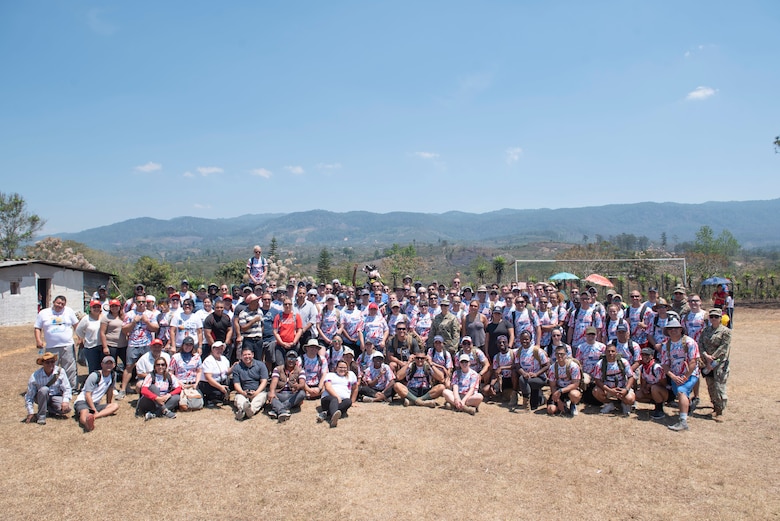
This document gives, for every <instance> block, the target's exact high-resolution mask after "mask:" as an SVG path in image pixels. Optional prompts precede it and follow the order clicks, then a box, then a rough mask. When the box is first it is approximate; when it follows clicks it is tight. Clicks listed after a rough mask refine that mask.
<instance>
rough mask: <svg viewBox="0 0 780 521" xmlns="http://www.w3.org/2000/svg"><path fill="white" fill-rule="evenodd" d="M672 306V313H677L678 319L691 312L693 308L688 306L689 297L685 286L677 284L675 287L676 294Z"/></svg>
mask: <svg viewBox="0 0 780 521" xmlns="http://www.w3.org/2000/svg"><path fill="white" fill-rule="evenodd" d="M670 304H671V305H672V309H671V310H670V311H674V312H675V313H677V316H678V317H681V316H683V315H684V314H685V313H687V312H688V311H690V309H691V308H690V307H689V306H688V297H687V291H686V289H685V286H683V285H682V284H677V285H676V286H675V287H674V293H673V296H672V301H671V302H670Z"/></svg>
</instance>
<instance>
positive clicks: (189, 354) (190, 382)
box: [170, 336, 203, 411]
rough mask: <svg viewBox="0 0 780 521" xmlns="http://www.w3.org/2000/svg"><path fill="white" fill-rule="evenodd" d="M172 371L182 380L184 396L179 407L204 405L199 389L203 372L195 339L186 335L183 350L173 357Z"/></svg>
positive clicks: (186, 408)
mask: <svg viewBox="0 0 780 521" xmlns="http://www.w3.org/2000/svg"><path fill="white" fill-rule="evenodd" d="M170 367H171V372H172V373H173V374H174V375H176V378H178V379H179V381H180V382H181V388H182V397H181V401H180V403H179V409H180V410H182V411H187V410H194V409H200V408H202V407H203V396H202V395H201V394H200V391H198V382H199V381H200V377H201V374H202V373H203V364H202V363H201V360H200V354H199V353H198V351H196V350H195V339H194V338H193V337H191V336H188V337H186V338H185V339H184V340H183V341H182V343H181V351H179V352H178V353H176V354H175V355H173V356H172V357H171V366H170Z"/></svg>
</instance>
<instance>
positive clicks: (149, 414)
mask: <svg viewBox="0 0 780 521" xmlns="http://www.w3.org/2000/svg"><path fill="white" fill-rule="evenodd" d="M154 418H157V415H156V414H154V413H153V412H151V411H150V412H147V413H146V414H144V421H145V422H148V421H149V420H152V419H154Z"/></svg>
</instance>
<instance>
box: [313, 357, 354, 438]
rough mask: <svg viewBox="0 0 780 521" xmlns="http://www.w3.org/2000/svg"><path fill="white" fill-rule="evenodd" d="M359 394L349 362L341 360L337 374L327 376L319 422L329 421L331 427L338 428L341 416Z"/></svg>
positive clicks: (337, 367) (337, 366) (318, 417)
mask: <svg viewBox="0 0 780 521" xmlns="http://www.w3.org/2000/svg"><path fill="white" fill-rule="evenodd" d="M357 393H358V385H357V376H355V373H353V372H352V371H350V370H349V369H348V366H347V362H345V361H344V360H341V361H340V362H339V363H338V364H336V372H335V373H328V374H327V375H326V376H325V389H324V390H323V392H322V401H321V405H322V412H321V413H320V414H319V416H317V422H318V423H319V422H322V421H327V422H328V423H330V426H331V427H336V425H338V423H339V419H340V418H341V416H342V415H344V414H345V413H346V412H347V410H348V409H349V408H350V407H351V406H352V403H353V402H354V401H355V400H357Z"/></svg>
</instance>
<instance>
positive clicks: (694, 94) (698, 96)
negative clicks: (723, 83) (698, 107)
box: [685, 86, 718, 101]
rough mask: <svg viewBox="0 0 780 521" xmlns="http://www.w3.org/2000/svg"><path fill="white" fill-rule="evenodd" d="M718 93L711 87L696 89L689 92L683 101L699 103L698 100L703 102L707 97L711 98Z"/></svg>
mask: <svg viewBox="0 0 780 521" xmlns="http://www.w3.org/2000/svg"><path fill="white" fill-rule="evenodd" d="M716 92H718V90H717V89H713V88H712V87H702V86H699V87H696V88H695V89H693V90H692V91H691V92H689V93H688V95H687V96H686V97H685V99H687V100H690V101H699V100H705V99H707V98H709V97H712V96H714V95H715V93H716Z"/></svg>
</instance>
